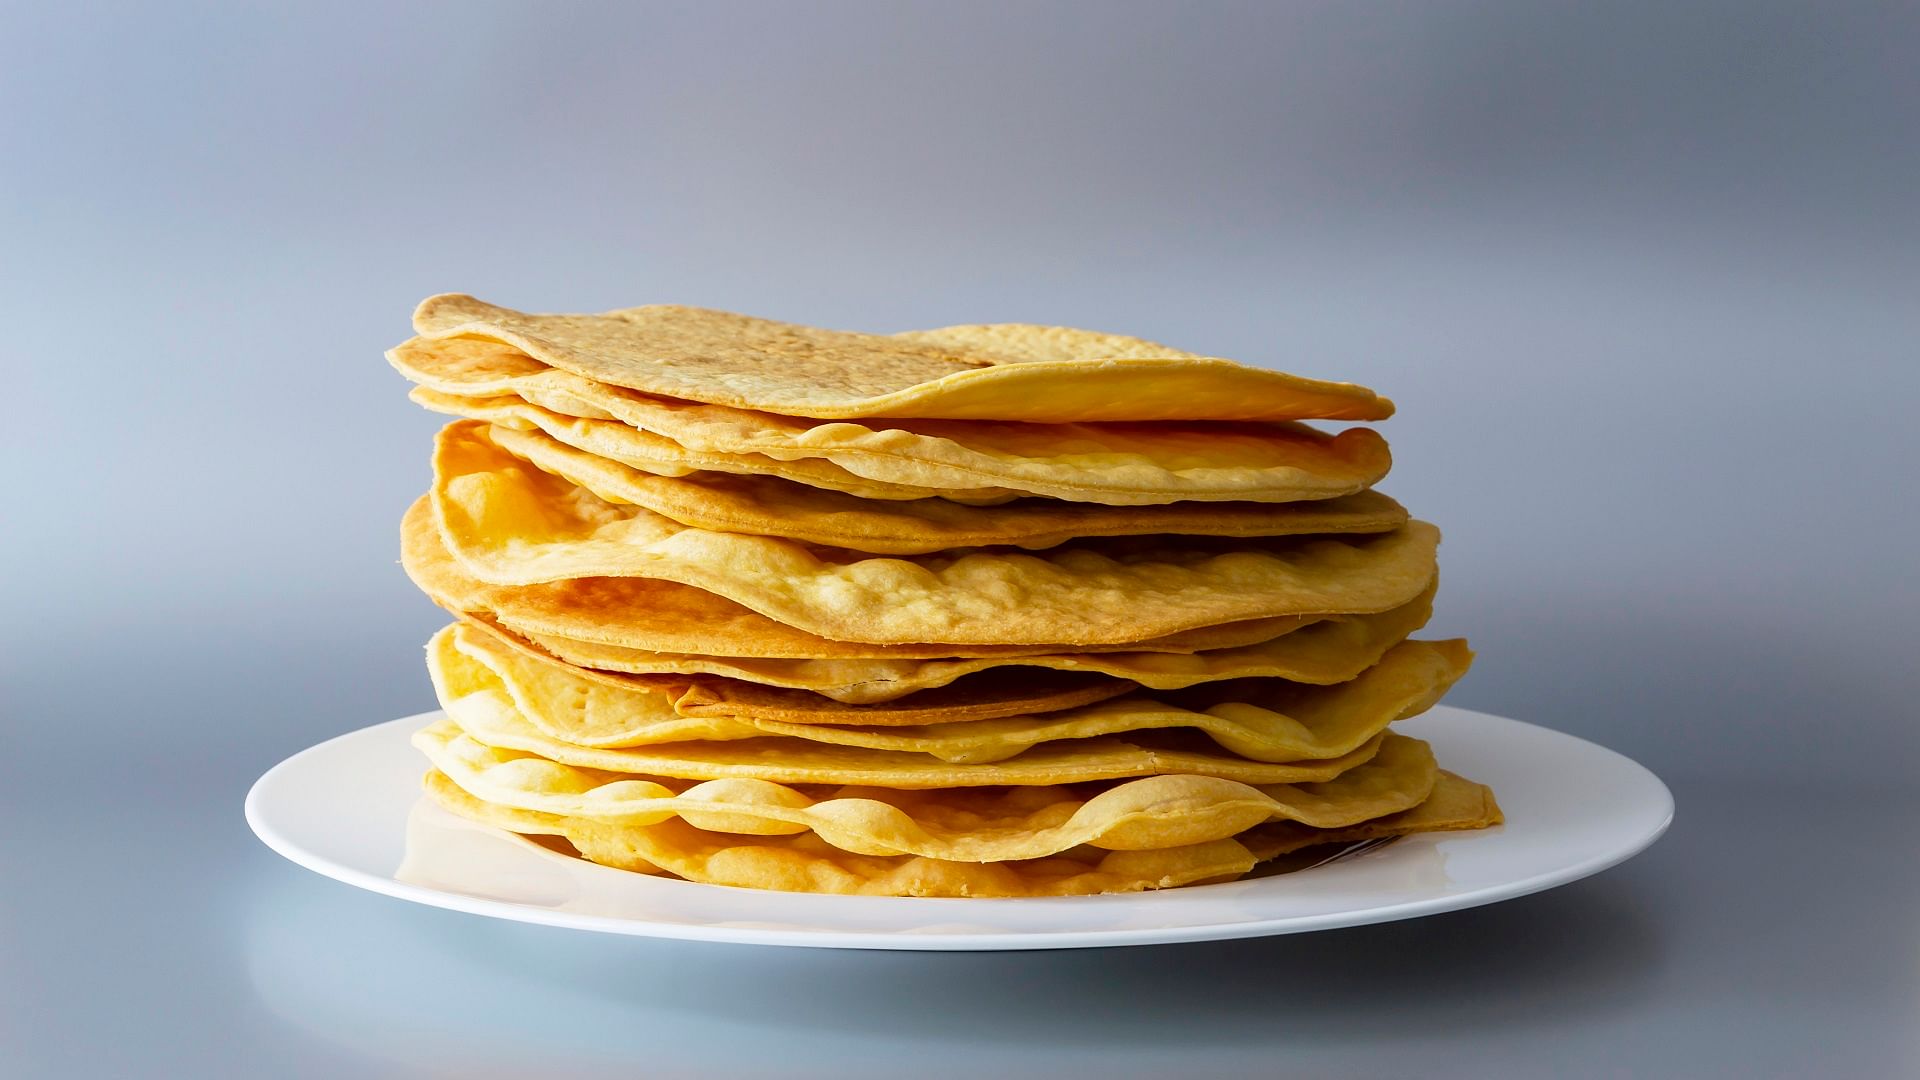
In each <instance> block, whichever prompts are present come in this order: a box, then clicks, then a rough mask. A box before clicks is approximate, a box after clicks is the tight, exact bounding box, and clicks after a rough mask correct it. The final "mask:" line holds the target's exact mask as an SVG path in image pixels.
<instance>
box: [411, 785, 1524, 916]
mask: <svg viewBox="0 0 1920 1080" xmlns="http://www.w3.org/2000/svg"><path fill="white" fill-rule="evenodd" d="M424 787H425V788H426V791H427V793H428V795H429V796H430V797H431V798H432V799H433V801H434V802H436V803H438V804H439V805H440V806H442V807H444V808H446V809H447V810H449V811H451V812H453V813H455V814H458V815H459V816H461V817H464V818H467V819H469V820H472V821H475V822H479V823H480V824H483V825H487V826H491V827H493V828H497V829H504V830H507V831H510V832H517V833H522V834H527V835H534V836H540V835H548V836H559V837H564V838H565V839H566V840H567V841H568V842H569V844H570V845H571V846H572V847H573V848H574V850H575V851H577V852H579V853H580V854H581V855H582V856H584V857H586V858H588V859H591V860H593V861H595V862H598V863H602V864H604V865H607V866H613V867H617V868H619V869H623V870H630V871H634V872H638V873H645V874H655V873H663V872H664V873H671V874H674V875H677V876H679V877H682V878H685V879H687V880H689V881H698V882H704V883H707V884H712V885H732V886H736V887H741V888H755V889H777V890H784V891H789V892H818V893H841V894H849V895H862V896H929V897H933V896H941V897H1021V896H1082V895H1090V894H1094V893H1114V892H1135V891H1139V890H1142V889H1164V888H1173V887H1176V886H1180V885H1192V884H1199V883H1203V882H1209V881H1226V880H1231V879H1233V878H1236V877H1239V876H1241V875H1242V874H1245V873H1246V872H1248V871H1249V870H1251V869H1253V868H1254V867H1255V865H1256V863H1258V862H1261V861H1264V860H1267V859H1272V858H1275V857H1277V856H1280V855H1284V854H1287V853H1290V852H1293V851H1298V850H1301V849H1305V848H1311V847H1316V846H1319V845H1326V844H1347V843H1352V842H1354V841H1358V840H1376V839H1381V838H1385V837H1392V836H1404V835H1407V834H1409V833H1421V832H1439V831H1449V830H1458V829H1479V828H1485V827H1487V826H1489V825H1497V824H1499V823H1500V820H1501V817H1500V810H1499V807H1498V805H1497V804H1495V803H1494V801H1493V793H1492V792H1491V791H1488V790H1487V789H1486V788H1485V787H1483V786H1482V785H1479V784H1475V783H1473V782H1472V781H1470V780H1466V779H1464V778H1462V777H1459V776H1456V775H1454V774H1453V773H1450V772H1447V771H1445V770H1441V771H1440V773H1439V775H1438V777H1437V778H1436V781H1435V784H1434V788H1433V792H1432V794H1431V795H1430V796H1429V797H1428V798H1427V799H1426V800H1425V801H1424V802H1422V803H1421V804H1420V805H1419V806H1417V807H1415V808H1413V809H1412V810H1406V811H1402V812H1400V813H1397V814H1389V815H1387V816H1385V817H1380V818H1375V819H1374V820H1372V821H1366V822H1362V823H1360V824H1358V825H1352V826H1347V827H1345V828H1340V829H1313V828H1308V827H1306V826H1302V825H1298V824H1296V823H1292V822H1280V823H1275V824H1271V825H1260V826H1255V827H1254V828H1253V829H1250V830H1248V831H1247V832H1244V833H1240V834H1238V835H1237V836H1234V837H1232V838H1229V839H1225V840H1215V841H1211V842H1208V843H1202V844H1191V845H1186V846H1183V847H1173V848H1158V849H1148V850H1144V851H1104V850H1101V849H1098V848H1075V849H1071V850H1069V851H1065V852H1061V853H1060V854H1058V855H1053V856H1046V857H1043V858H1039V859H1027V860H1016V861H1008V862H996V863H960V862H953V861H950V860H940V859H928V858H924V857H922V856H917V855H894V856H886V855H855V854H853V853H852V852H847V851H841V850H840V849H838V848H835V847H833V846H831V845H829V844H827V843H825V842H824V841H822V840H821V839H820V838H819V837H818V836H816V835H814V834H813V833H811V832H804V833H798V834H795V835H790V836H739V835H734V834H728V833H714V832H708V831H706V830H703V829H696V828H694V827H693V826H691V825H688V824H687V823H686V822H684V821H682V820H680V819H678V818H673V819H669V820H667V821H663V822H660V823H658V824H655V825H630V826H624V827H622V826H608V825H605V824H603V823H600V822H595V821H590V820H587V819H582V818H569V817H565V816H562V815H558V814H542V813H539V812H537V811H529V810H516V809H513V808H511V807H505V806H499V805H496V804H493V803H487V802H483V801H481V800H480V799H477V798H475V797H473V796H472V795H470V794H468V793H467V792H466V791H464V790H462V789H461V788H460V787H459V786H458V785H457V784H455V783H453V781H451V780H449V779H448V778H447V777H446V776H445V774H443V773H441V772H439V771H438V770H434V771H432V772H429V773H428V774H427V776H426V778H425V783H424Z"/></svg>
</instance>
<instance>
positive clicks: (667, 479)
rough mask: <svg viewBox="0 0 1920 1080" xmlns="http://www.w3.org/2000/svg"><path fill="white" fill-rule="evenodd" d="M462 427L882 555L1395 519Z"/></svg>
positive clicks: (669, 496) (764, 528) (691, 506)
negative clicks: (795, 464)
mask: <svg viewBox="0 0 1920 1080" xmlns="http://www.w3.org/2000/svg"><path fill="white" fill-rule="evenodd" d="M457 423H458V424H472V423H473V422H471V421H459V422H457ZM468 430H471V428H469V429H468ZM473 437H474V438H476V439H485V440H488V441H491V442H492V443H493V444H494V445H496V446H498V447H499V448H500V449H502V450H505V451H507V452H508V453H510V454H512V455H513V456H514V457H516V458H519V459H520V460H522V461H525V462H527V463H529V464H531V465H533V466H534V467H535V468H538V469H541V470H543V471H545V472H548V473H552V474H554V475H556V476H562V477H565V478H566V479H567V480H569V481H572V482H573V483H575V484H578V485H580V486H581V487H584V488H586V489H587V490H588V491H591V492H593V493H594V494H595V495H598V496H599V497H600V498H601V499H604V500H606V501H607V502H608V503H612V504H615V505H622V504H630V505H633V506H638V507H644V508H645V509H648V510H651V511H653V512H654V513H657V514H661V515H664V516H666V517H669V518H671V519H673V520H674V521H677V522H680V523H681V524H683V525H688V526H692V527H694V528H700V529H710V530H713V531H715V532H734V533H747V534H750V535H755V536H779V537H785V538H786V539H789V540H798V541H801V542H803V543H808V544H814V545H818V546H822V547H843V548H851V549H853V550H855V551H867V552H874V553H878V554H887V555H915V554H922V553H925V552H932V551H948V550H951V549H954V548H965V547H984V546H989V545H1010V546H1014V547H1023V548H1034V549H1039V548H1049V547H1053V546H1055V545H1057V544H1061V543H1065V542H1066V541H1068V540H1075V539H1081V538H1085V537H1093V536H1137V535H1143V534H1162V535H1176V536H1236V537H1251V536H1289V535H1298V534H1306V533H1370V532H1386V531H1387V530H1389V529H1394V528H1397V527H1399V526H1401V525H1403V524H1405V523H1406V520H1407V512H1406V510H1405V509H1404V508H1402V507H1401V506H1400V504H1399V503H1397V502H1394V501H1393V500H1392V499H1390V498H1388V497H1386V496H1385V495H1382V494H1380V493H1379V492H1377V491H1362V492H1357V493H1355V494H1352V495H1346V496H1342V497H1340V498H1334V499H1325V500H1321V501H1317V502H1294V503H1192V502H1179V503H1170V504H1167V505H1164V506H1154V507H1115V506H1105V505H1102V504H1099V503H1069V502H1061V501H1059V500H1057V499H1020V500H1018V501H1014V502H1005V503H1001V504H999V505H996V506H992V507H990V508H989V507H982V506H978V505H971V504H967V503H956V502H954V501H952V500H949V499H937V498H935V499H896V500H891V501H878V500H874V499H870V498H862V497H859V496H856V495H851V494H847V493H846V492H844V491H829V490H825V489H823V488H821V487H818V486H815V487H809V486H807V485H805V484H799V483H794V482H793V481H790V480H783V479H780V478H778V477H775V476H768V475H730V474H727V473H714V472H700V473H692V474H689V475H685V476H660V475H657V474H656V473H654V472H648V471H645V470H641V469H635V468H632V467H630V466H627V465H622V464H621V463H619V462H617V461H613V460H610V459H608V458H603V457H599V456H597V455H595V454H589V453H587V452H585V451H583V450H579V449H576V448H574V447H572V446H568V445H567V444H566V443H563V442H560V441H559V440H557V439H554V438H552V437H551V436H548V435H546V434H545V433H543V432H540V431H537V430H528V431H522V430H517V429H514V428H506V427H497V426H491V427H487V428H486V430H484V431H483V432H478V433H476V434H475V435H474V436H473ZM444 438H445V436H443V439H444Z"/></svg>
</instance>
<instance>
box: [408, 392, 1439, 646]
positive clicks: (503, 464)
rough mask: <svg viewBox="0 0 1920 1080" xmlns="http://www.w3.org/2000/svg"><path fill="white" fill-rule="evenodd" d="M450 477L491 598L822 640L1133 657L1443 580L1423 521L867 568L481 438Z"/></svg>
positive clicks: (458, 519) (443, 501) (471, 566)
mask: <svg viewBox="0 0 1920 1080" xmlns="http://www.w3.org/2000/svg"><path fill="white" fill-rule="evenodd" d="M435 475H436V480H435V484H434V489H433V492H432V504H433V509H434V514H435V520H436V524H437V525H438V526H439V529H440V532H441V537H442V539H443V541H444V542H445V543H446V545H447V547H448V550H449V551H450V552H451V553H452V554H453V556H454V558H455V559H456V560H457V561H458V562H459V563H460V564H461V566H462V568H463V569H464V570H466V571H467V572H468V573H470V574H472V575H473V576H474V577H476V578H479V579H480V580H482V581H484V582H486V583H488V584H491V585H506V586H522V585H542V584H549V583H552V584H554V585H556V586H558V587H559V588H560V589H562V590H564V589H569V588H574V587H575V586H576V584H577V583H581V582H582V579H594V578H636V577H637V578H649V579H660V580H668V581H675V582H678V583H680V584H683V585H690V586H693V587H695V588H699V589H702V590H705V591H707V592H711V593H715V594H717V595H720V596H724V597H726V598H727V599H730V600H733V601H735V602H736V603H739V604H742V605H744V606H746V607H748V608H751V609H753V610H754V611H757V612H760V613H761V614H763V615H766V616H768V617H770V618H773V619H775V620H777V621H779V622H782V623H784V624H786V625H789V626H793V627H797V628H800V629H803V630H806V631H808V632H810V633H813V634H817V635H819V636H821V637H827V638H832V639H835V640H841V641H866V642H874V643H881V644H911V643H918V642H934V641H939V642H955V643H980V644H989V643H990V644H1041V643H1054V642H1058V643H1090V644H1115V643H1121V642H1126V641H1131V640H1137V639H1140V638H1150V637H1161V636H1165V635H1167V634H1173V633H1179V632H1181V631H1183V630H1191V629H1195V628H1197V627H1202V626H1215V625H1219V624H1222V623H1231V622H1240V621H1244V620H1247V619H1256V618H1267V617H1273V616H1281V615H1297V614H1328V613H1345V612H1368V611H1382V610H1386V609H1387V608H1390V607H1395V606H1397V605H1399V604H1402V603H1405V602H1407V601H1408V600H1410V599H1412V598H1413V597H1414V596H1416V595H1418V593H1419V592H1420V591H1421V590H1422V589H1423V588H1424V587H1425V586H1426V584H1427V582H1429V581H1430V580H1431V579H1432V577H1433V567H1434V562H1433V549H1434V546H1435V545H1436V544H1437V542H1438V533H1437V531H1435V530H1433V529H1432V527H1431V526H1427V525H1425V524H1424V523H1420V522H1413V523H1410V524H1408V525H1407V526H1404V527H1402V528H1400V529H1396V530H1394V531H1393V532H1390V533H1383V534H1373V535H1363V536H1352V537H1346V536H1342V537H1295V538H1270V539H1255V540H1211V541H1207V542H1202V541H1200V540H1198V539H1194V540H1185V541H1183V540H1182V539H1180V538H1162V537H1152V538H1149V537H1130V538H1120V539H1111V540H1104V541H1084V542H1079V543H1074V544H1070V545H1063V546H1061V547H1057V548H1052V549H1048V550H1047V551H1044V552H1039V553H1014V552H1007V551H1004V550H992V549H990V550H979V551H970V552H953V553H942V554H936V555H922V556H913V557H897V558H889V557H874V556H867V557H862V556H861V555H858V554H856V553H849V552H843V551H840V550H839V549H820V548H812V547H809V546H807V545H803V544H799V543H795V542H793V541H788V540H783V539H780V538H776V537H763V536H746V535H742V534H738V533H726V532H714V531H710V530H705V529H693V528H688V527H686V526H684V525H681V524H680V523H679V522H676V521H674V520H673V519H671V518H668V517H665V516H663V515H660V514H656V513H653V512H652V511H650V510H645V509H641V508H638V507H621V506H616V505H614V504H611V503H608V502H606V501H605V500H603V499H601V498H599V497H598V496H596V495H594V494H592V493H591V492H589V491H587V490H586V489H584V488H581V487H578V486H576V485H574V484H571V483H570V482H568V481H566V480H564V479H562V478H560V477H557V476H553V475H551V474H548V473H545V472H542V471H540V470H538V469H534V468H531V467H528V466H526V465H525V464H523V463H521V462H519V460H518V459H516V458H514V457H513V456H512V455H510V454H506V453H505V452H504V451H501V450H500V449H499V448H498V447H496V446H494V445H493V444H492V443H491V442H490V441H487V440H486V439H485V438H484V436H483V433H481V432H479V431H476V430H474V429H449V430H448V431H446V432H443V433H442V437H441V439H440V440H439V446H438V452H437V453H436V455H435ZM580 587H582V588H590V587H591V586H585V585H581V586H580ZM600 591H601V592H602V595H603V596H604V590H600ZM601 616H602V619H603V620H605V619H607V618H617V612H616V611H607V610H605V609H604V608H603V609H602V611H601Z"/></svg>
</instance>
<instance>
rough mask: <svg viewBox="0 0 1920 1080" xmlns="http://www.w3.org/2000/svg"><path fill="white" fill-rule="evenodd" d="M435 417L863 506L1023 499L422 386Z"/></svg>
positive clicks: (640, 465) (415, 395) (662, 471)
mask: <svg viewBox="0 0 1920 1080" xmlns="http://www.w3.org/2000/svg"><path fill="white" fill-rule="evenodd" d="M408 397H409V398H411V399H412V400H413V401H414V402H415V403H417V404H419V405H422V406H425V407H426V408H428V409H431V410H433V411H434V412H439V413H446V414H448V415H451V416H465V417H471V418H473V419H475V420H482V421H487V422H489V423H491V424H493V425H494V426H495V427H501V428H509V429H517V430H524V431H527V432H529V433H532V432H538V433H540V434H543V435H545V436H546V437H547V438H549V439H551V440H553V441H555V442H557V443H560V444H561V445H563V446H569V447H572V448H574V449H575V450H576V451H577V452H579V453H583V454H590V455H593V456H595V457H601V458H605V459H606V460H608V461H611V462H614V463H616V464H620V465H625V466H627V467H628V468H632V469H635V470H638V471H640V472H645V473H653V474H655V475H658V476H688V475H692V474H696V473H719V474H723V475H726V474H732V475H741V476H765V477H773V478H775V479H781V480H787V481H790V482H792V483H797V484H804V485H807V486H809V487H815V488H819V489H821V490H823V491H838V492H842V493H845V494H848V495H852V496H855V497H856V498H861V499H875V500H881V501H887V500H893V501H899V500H913V499H932V498H942V499H946V500H948V501H950V502H960V503H966V504H970V505H981V506H990V505H994V504H997V503H1003V502H1007V501H1009V500H1011V499H1015V498H1018V497H1019V493H1018V492H1015V491H1010V490H1008V489H1006V488H998V487H989V488H964V489H962V488H946V489H941V488H928V487H916V486H914V485H912V484H902V483H892V482H888V481H885V480H870V479H868V478H866V477H864V476H858V475H856V474H854V473H851V472H848V471H847V470H846V469H844V468H842V467H841V466H839V465H836V464H834V463H833V462H832V461H829V460H827V459H826V458H817V457H815V458H794V459H792V460H790V461H781V460H779V459H777V458H770V457H767V456H766V455H765V454H725V453H708V452H702V451H696V450H689V449H687V448H686V447H684V446H681V445H680V444H679V443H676V442H674V441H673V440H671V439H668V438H665V437H663V436H660V435H655V434H653V433H651V432H647V431H641V430H640V429H638V428H633V427H628V426H627V425H626V424H623V423H620V422H618V421H612V420H604V419H582V418H580V417H576V416H567V415H563V414H561V413H557V412H554V411H552V410H551V409H543V408H541V407H540V406H538V405H534V404H531V403H529V402H526V401H523V400H521V399H520V398H517V397H461V396H458V395H454V394H442V393H440V392H439V391H437V390H429V389H427V388H425V387H420V386H416V387H414V389H413V392H412V393H411V394H409V395H408Z"/></svg>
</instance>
